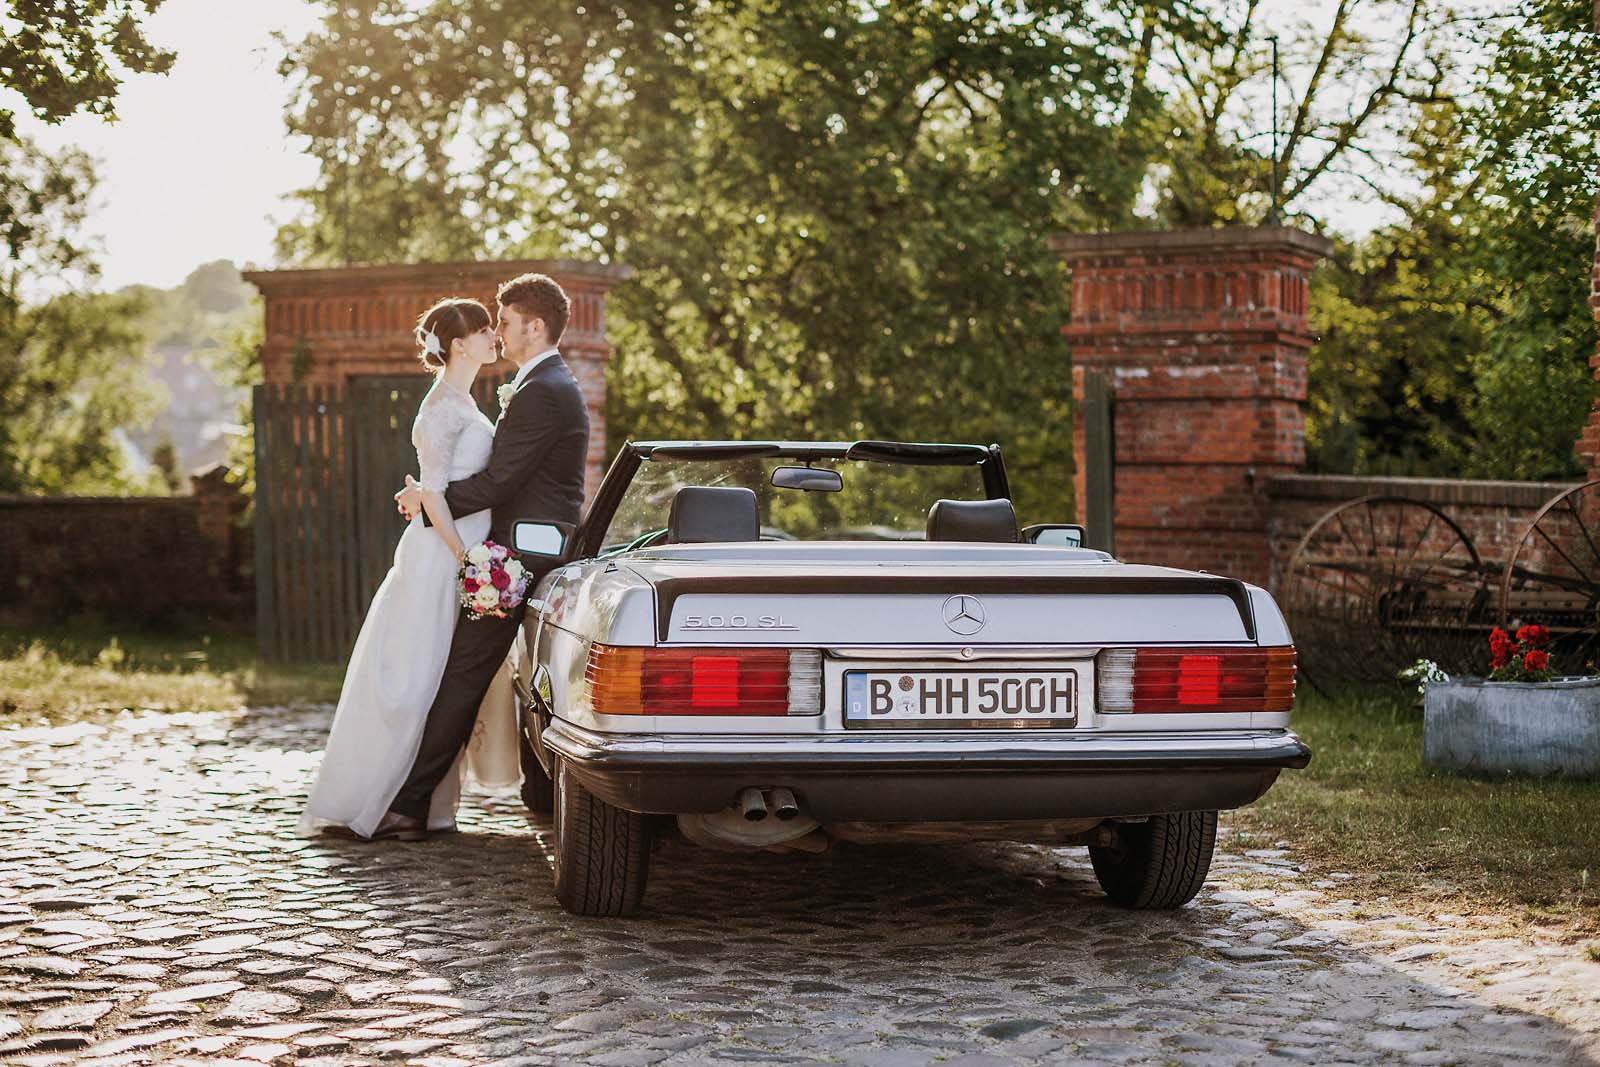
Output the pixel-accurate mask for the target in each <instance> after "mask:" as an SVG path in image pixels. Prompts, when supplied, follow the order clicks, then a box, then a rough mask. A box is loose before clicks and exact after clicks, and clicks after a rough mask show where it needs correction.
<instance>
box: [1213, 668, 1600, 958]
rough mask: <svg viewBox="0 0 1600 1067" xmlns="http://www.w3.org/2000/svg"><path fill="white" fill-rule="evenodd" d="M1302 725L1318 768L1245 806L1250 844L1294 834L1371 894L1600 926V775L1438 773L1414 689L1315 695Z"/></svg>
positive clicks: (1303, 708)
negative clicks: (1425, 745)
mask: <svg viewBox="0 0 1600 1067" xmlns="http://www.w3.org/2000/svg"><path fill="white" fill-rule="evenodd" d="M1293 728H1294V730H1295V732H1296V733H1298V734H1300V736H1301V737H1303V738H1305V740H1306V741H1307V742H1308V743H1309V744H1310V745H1311V748H1312V752H1313V756H1312V760H1311V766H1310V767H1308V768H1307V769H1305V770H1303V771H1287V772H1285V773H1284V774H1283V775H1282V776H1281V777H1280V778H1279V779H1278V783H1277V785H1275V786H1273V788H1272V791H1271V792H1269V793H1268V794H1267V795H1266V796H1265V797H1264V798H1262V799H1261V800H1260V801H1258V802H1257V803H1256V804H1255V805H1254V806H1253V807H1250V808H1246V809H1243V810H1242V811H1239V812H1237V813H1235V814H1234V816H1233V820H1232V821H1233V825H1234V826H1236V827H1238V828H1240V829H1241V830H1242V831H1243V832H1245V833H1246V834H1247V835H1248V836H1247V838H1246V841H1245V843H1246V844H1247V845H1254V844H1256V843H1258V842H1257V841H1256V840H1252V839H1260V841H1259V843H1261V844H1273V843H1276V842H1278V841H1285V842H1288V844H1289V846H1290V847H1292V848H1293V849H1294V850H1295V856H1296V858H1297V859H1300V860H1303V861H1308V862H1309V863H1310V864H1311V865H1312V867H1313V868H1319V869H1321V871H1322V873H1328V872H1334V871H1343V872H1348V873H1350V874H1352V875H1355V876H1356V878H1355V881H1357V882H1359V883H1361V884H1362V886H1363V887H1364V891H1363V892H1360V893H1352V894H1351V895H1354V896H1360V897H1363V898H1366V899H1369V900H1370V899H1373V898H1374V897H1376V896H1379V895H1384V894H1387V895H1391V896H1398V897H1406V898H1412V899H1413V901H1414V902H1416V901H1419V900H1420V901H1425V902H1431V903H1432V904H1433V905H1434V910H1436V911H1450V910H1453V909H1457V910H1462V911H1473V912H1482V911H1484V910H1485V909H1486V908H1491V909H1493V910H1494V911H1497V912H1499V913H1501V914H1502V915H1505V916H1508V917H1511V918H1513V919H1514V920H1516V921H1519V922H1531V923H1553V924H1559V925H1568V926H1576V927H1578V928H1582V929H1589V930H1600V781H1588V782H1584V781H1575V780H1566V779H1559V778H1557V779H1533V778H1509V777H1507V778H1493V779H1488V778H1469V777H1462V776H1458V775H1451V774H1439V773H1434V772H1432V771H1429V770H1427V769H1425V768H1424V767H1423V766H1422V712H1421V710H1420V709H1419V708H1417V707H1416V706H1415V694H1414V692H1413V691H1412V690H1410V689H1399V688H1396V689H1387V690H1370V689H1366V690H1350V691H1346V692H1341V693H1338V694H1335V695H1334V696H1332V697H1327V696H1322V695H1319V694H1317V693H1315V692H1310V691H1302V694H1301V697H1300V699H1299V701H1298V703H1297V704H1296V706H1295V713H1294V716H1293Z"/></svg>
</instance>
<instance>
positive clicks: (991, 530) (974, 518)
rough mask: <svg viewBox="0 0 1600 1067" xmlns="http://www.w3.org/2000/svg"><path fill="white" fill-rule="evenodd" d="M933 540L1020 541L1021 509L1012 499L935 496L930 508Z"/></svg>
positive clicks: (929, 525) (1012, 542) (1007, 542)
mask: <svg viewBox="0 0 1600 1067" xmlns="http://www.w3.org/2000/svg"><path fill="white" fill-rule="evenodd" d="M928 540H930V541H1000V542H1004V543H1006V544H1016V542H1017V512H1016V509H1015V508H1013V507H1012V506H1011V501H1009V500H1004V499H1002V500H935V501H934V502H933V507H931V508H929V509H928Z"/></svg>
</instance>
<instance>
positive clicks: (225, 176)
mask: <svg viewBox="0 0 1600 1067" xmlns="http://www.w3.org/2000/svg"><path fill="white" fill-rule="evenodd" d="M224 9H225V12H226V13H225V14H224V13H223V11H224ZM318 18H319V9H318V8H317V7H314V6H313V5H311V4H309V3H306V2H305V0H250V2H249V3H228V4H225V5H219V4H218V3H217V2H216V0H166V2H165V3H164V4H163V5H162V6H161V7H160V8H159V9H158V10H157V11H156V13H155V14H154V15H153V16H151V17H150V18H149V19H148V20H147V22H146V23H145V26H146V30H147V36H148V37H149V39H150V40H151V41H152V42H154V43H156V44H158V45H160V46H161V47H163V48H169V49H174V50H176V51H177V53H178V59H177V62H176V63H175V64H173V68H172V71H171V72H170V73H169V74H168V75H167V76H165V77H161V76H158V75H132V76H130V77H128V78H126V79H125V80H124V81H123V83H122V90H121V92H120V94H119V95H118V97H117V103H116V106H117V113H118V116H119V121H118V122H116V123H115V124H111V123H107V122H105V121H103V120H102V119H100V118H97V117H95V116H92V115H81V114H80V115H76V116H74V117H72V118H70V119H68V120H67V121H65V122H63V123H61V124H59V125H56V126H46V125H44V124H43V123H40V122H37V121H35V120H33V118H32V117H31V116H29V115H28V114H26V112H24V113H23V114H20V115H19V116H18V126H19V128H20V129H21V130H22V131H23V132H24V133H26V134H28V135H29V136H30V137H32V138H33V139H34V140H35V141H37V142H38V143H39V144H40V145H42V146H43V147H45V148H46V150H50V149H55V148H59V147H61V146H63V145H78V146H81V147H82V148H83V149H85V150H86V151H88V152H89V154H90V155H93V156H95V157H96V159H97V161H98V167H97V169H98V172H99V177H100V185H99V189H98V191H97V196H96V203H95V206H94V209H93V211H92V213H91V214H90V216H89V219H88V224H87V230H88V232H89V233H91V234H94V235H97V236H99V237H100V239H101V255H100V257H99V258H100V263H101V268H102V275H101V280H100V287H103V288H106V289H117V288H120V287H122V286H124V285H129V284H132V283H135V282H142V283H145V284H149V285H155V286H159V287H161V288H170V287H172V286H174V285H177V284H178V283H179V282H181V281H183V279H184V278H185V277H186V276H187V275H188V273H189V272H190V271H191V270H193V269H194V268H195V267H197V266H199V265H200V264H202V263H206V262H209V261H211V260H214V259H231V260H232V261H233V262H235V263H237V264H240V265H241V266H243V265H244V264H246V263H254V264H258V265H262V266H270V265H271V260H272V237H273V234H274V233H275V232H276V230H277V223H278V222H279V221H283V220H286V219H287V218H289V217H290V216H291V215H292V214H293V213H294V208H293V206H292V205H291V204H290V203H288V202H286V201H285V200H284V199H283V197H284V196H285V195H286V194H288V193H289V192H291V191H292V190H294V189H297V188H302V187H304V186H306V185H309V184H311V183H312V182H313V181H314V180H315V179H316V174H317V168H316V164H315V162H314V161H313V160H312V159H311V158H310V157H309V156H307V155H304V154H303V153H302V152H301V151H300V150H299V146H297V145H295V144H292V143H290V142H289V139H288V137H287V135H286V133H285V131H284V124H283V109H284V104H285V103H286V102H287V99H288V88H287V86H286V85H285V83H284V81H283V79H281V78H280V77H279V76H278V72H277V65H278V60H279V58H280V57H281V55H282V53H283V48H282V46H280V45H279V44H277V43H276V42H275V41H274V40H273V39H272V34H273V32H274V31H281V32H283V33H285V34H287V35H288V36H289V37H290V38H291V39H296V38H299V37H301V36H303V35H304V34H305V33H306V32H307V31H309V30H310V29H311V28H312V27H314V26H315V25H316V24H317V21H318Z"/></svg>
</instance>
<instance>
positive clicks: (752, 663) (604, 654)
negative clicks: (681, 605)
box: [584, 644, 790, 715]
mask: <svg viewBox="0 0 1600 1067" xmlns="http://www.w3.org/2000/svg"><path fill="white" fill-rule="evenodd" d="M584 676H585V677H586V678H587V679H588V681H589V697H590V702H591V703H592V705H593V706H594V710H595V712H596V713H597V714H600V715H787V714H789V703H790V702H789V650H788V649H786V648H616V647H613V646H611V645H599V644H597V645H594V646H593V647H592V648H590V650H589V663H588V666H587V668H586V669H585V671H584Z"/></svg>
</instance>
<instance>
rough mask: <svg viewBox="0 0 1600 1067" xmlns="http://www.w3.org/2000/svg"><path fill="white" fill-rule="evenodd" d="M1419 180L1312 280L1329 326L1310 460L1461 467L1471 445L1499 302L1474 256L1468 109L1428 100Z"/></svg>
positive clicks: (1418, 146)
mask: <svg viewBox="0 0 1600 1067" xmlns="http://www.w3.org/2000/svg"><path fill="white" fill-rule="evenodd" d="M1408 142H1409V150H1408V156H1409V161H1410V164H1411V166H1412V168H1413V170H1414V172H1415V173H1416V174H1417V175H1418V177H1419V179H1420V185H1421V189H1420V191H1419V192H1418V193H1417V194H1416V195H1415V196H1414V197H1404V196H1400V195H1397V194H1394V193H1389V192H1385V194H1384V195H1385V197H1386V199H1387V200H1388V202H1389V203H1390V205H1391V206H1392V207H1394V208H1395V209H1397V210H1398V211H1399V212H1401V214H1402V216H1403V221H1401V222H1399V223H1396V224H1393V225H1390V226H1384V227H1380V228H1379V229H1378V230H1376V231H1374V232H1373V233H1372V234H1371V235H1369V236H1368V237H1366V238H1365V239H1363V240H1361V241H1359V242H1348V241H1346V242H1342V243H1341V244H1340V246H1339V248H1338V251H1337V252H1336V254H1335V256H1334V259H1333V261H1332V262H1330V263H1329V264H1327V265H1326V266H1325V267H1324V268H1323V270H1322V271H1321V272H1319V274H1318V276H1317V278H1316V283H1315V284H1314V285H1313V287H1312V308H1311V318H1312V322H1313V324H1314V328H1315V329H1316V330H1317V331H1318V333H1320V335H1321V337H1320V339H1319V341H1318V343H1317V344H1316V346H1315V347H1313V348H1312V350H1311V352H1310V357H1309V367H1308V370H1309V382H1308V390H1307V391H1308V399H1309V403H1308V410H1307V413H1306V451H1307V462H1308V466H1309V467H1310V469H1312V470H1314V471H1324V472H1337V473H1349V474H1408V475H1432V476H1441V477H1442V476H1448V475H1459V473H1460V472H1461V463H1462V461H1463V458H1464V457H1466V456H1468V455H1469V454H1470V453H1471V452H1472V449H1473V436H1474V431H1473V427H1472V425H1471V422H1470V418H1469V414H1468V412H1469V410H1470V409H1471V406H1472V392H1473V389H1474V383H1473V379H1472V371H1471V366H1472V358H1473V355H1474V353H1478V352H1481V351H1482V350H1483V349H1484V346H1485V345H1486V343H1487V337H1488V334H1489V332H1490V330H1491V329H1492V328H1493V325H1494V322H1495V320H1496V319H1497V318H1498V317H1499V314H1500V309H1498V308H1497V307H1495V306H1493V305H1492V304H1489V303H1487V302H1485V301H1484V299H1483V298H1482V296H1481V294H1479V293H1478V292H1477V291H1476V288H1475V286H1474V284H1473V273H1474V268H1473V267H1472V266H1471V265H1470V256H1471V253H1472V248H1473V240H1474V232H1475V224H1474V223H1473V222H1469V221H1468V220H1469V217H1470V216H1471V215H1472V214H1473V212H1472V208H1471V206H1470V205H1471V204H1472V202H1473V200H1474V197H1475V196H1476V195H1477V191H1478V189H1479V187H1480V186H1481V185H1482V175H1481V174H1480V175H1477V176H1473V175H1471V174H1469V173H1468V172H1467V170H1466V155H1467V145H1466V141H1465V134H1464V132H1463V128H1462V121H1461V115H1460V109H1459V108H1458V107H1457V106H1456V105H1455V104H1453V103H1450V102H1444V103H1437V104H1431V105H1428V106H1427V107H1426V108H1424V109H1423V114H1422V116H1421V121H1419V122H1418V123H1417V125H1416V126H1415V127H1414V128H1413V130H1412V131H1411V134H1410V136H1409V137H1408Z"/></svg>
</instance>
